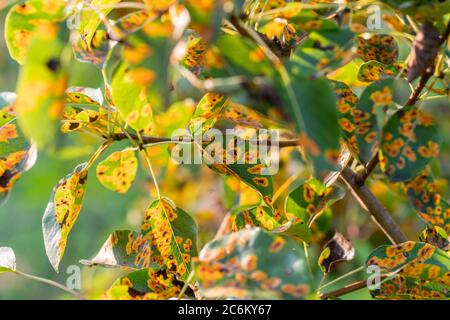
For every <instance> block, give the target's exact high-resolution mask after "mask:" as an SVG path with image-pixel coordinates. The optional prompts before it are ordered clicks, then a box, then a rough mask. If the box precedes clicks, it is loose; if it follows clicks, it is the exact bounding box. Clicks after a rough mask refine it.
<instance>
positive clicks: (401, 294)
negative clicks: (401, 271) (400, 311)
mask: <svg viewBox="0 0 450 320" xmlns="http://www.w3.org/2000/svg"><path fill="white" fill-rule="evenodd" d="M446 289H447V288H446V286H444V285H442V284H436V283H430V282H428V281H427V282H424V281H420V280H415V279H411V278H408V277H404V276H395V277H394V278H392V279H390V280H388V281H386V282H383V283H381V285H380V289H377V290H373V291H371V292H370V293H371V295H372V296H373V297H374V298H375V299H389V300H427V299H432V300H437V299H444V300H447V299H448V298H449V297H450V294H449V293H448V290H446Z"/></svg>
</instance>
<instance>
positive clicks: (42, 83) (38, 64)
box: [15, 24, 68, 148]
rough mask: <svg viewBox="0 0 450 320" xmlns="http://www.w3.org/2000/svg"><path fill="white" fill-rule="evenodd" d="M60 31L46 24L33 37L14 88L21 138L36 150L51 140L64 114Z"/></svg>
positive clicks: (56, 27) (64, 86) (63, 72)
mask: <svg viewBox="0 0 450 320" xmlns="http://www.w3.org/2000/svg"><path fill="white" fill-rule="evenodd" d="M60 30H61V27H59V26H57V25H54V24H48V25H46V28H45V29H39V30H37V31H35V32H34V33H33V37H32V40H31V42H30V45H29V49H30V51H29V54H28V55H27V56H26V58H25V60H24V65H23V66H22V68H21V70H20V74H19V80H18V84H17V101H16V106H15V107H16V110H17V113H18V115H19V124H20V126H21V127H22V129H23V131H24V133H25V135H26V136H27V137H29V138H32V139H33V140H34V141H35V142H36V144H37V145H38V147H39V148H43V147H45V146H47V145H48V144H49V142H51V141H52V140H54V139H55V134H56V132H57V130H58V126H59V120H60V117H61V115H62V113H63V110H64V103H65V101H64V98H65V90H66V86H67V77H68V76H67V70H66V66H65V63H64V61H62V60H61V54H62V51H63V43H62V41H61V39H60V38H59V35H60V34H59V32H60Z"/></svg>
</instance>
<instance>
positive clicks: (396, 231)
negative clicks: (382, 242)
mask: <svg viewBox="0 0 450 320" xmlns="http://www.w3.org/2000/svg"><path fill="white" fill-rule="evenodd" d="M341 177H342V179H343V180H344V181H345V183H346V184H347V185H348V187H349V188H350V189H351V190H352V192H353V194H354V195H355V198H356V199H357V200H358V201H359V202H360V203H361V204H362V206H363V207H365V208H366V209H367V211H368V212H369V213H370V215H371V216H372V219H373V220H374V221H375V223H377V224H378V226H379V227H380V228H381V230H382V231H383V232H384V233H385V234H386V236H387V237H388V238H389V240H391V242H392V243H393V244H397V243H403V242H406V241H408V239H407V238H406V236H405V235H404V234H403V232H402V231H401V230H400V227H399V226H398V225H397V223H396V222H395V221H394V219H392V217H391V215H390V214H389V213H388V212H387V210H386V209H385V208H384V207H383V205H382V204H381V203H380V202H379V201H378V199H377V198H375V196H374V195H373V194H372V192H370V189H369V188H368V187H367V186H366V185H364V184H363V185H360V184H358V183H357V182H356V177H357V176H356V173H354V172H353V170H351V169H350V168H349V167H345V168H344V170H342V173H341Z"/></svg>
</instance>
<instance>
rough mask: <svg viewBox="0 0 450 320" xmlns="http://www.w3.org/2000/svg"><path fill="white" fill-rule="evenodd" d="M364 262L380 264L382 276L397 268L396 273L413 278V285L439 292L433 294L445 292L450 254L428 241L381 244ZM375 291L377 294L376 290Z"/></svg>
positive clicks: (407, 279)
mask: <svg viewBox="0 0 450 320" xmlns="http://www.w3.org/2000/svg"><path fill="white" fill-rule="evenodd" d="M366 264H367V265H368V266H377V267H379V268H380V269H381V270H380V271H381V274H382V275H386V274H389V273H390V272H393V271H398V275H399V276H402V277H404V278H405V280H406V281H413V282H414V287H416V284H417V283H419V284H420V285H422V286H425V287H426V288H427V291H429V290H430V288H433V291H438V292H437V293H432V295H433V296H435V297H445V296H446V295H448V287H449V286H450V277H449V275H450V273H449V269H450V257H449V256H448V255H447V254H446V253H445V251H442V250H440V249H438V248H436V247H434V246H433V245H431V244H428V243H422V242H413V241H408V242H405V243H402V244H399V245H393V246H380V247H378V248H377V249H375V251H373V252H372V253H371V254H370V255H369V257H368V258H367V261H366ZM397 280H401V279H397ZM391 284H392V283H391ZM410 286H411V284H410ZM389 287H390V286H389ZM411 289H412V288H411ZM417 289H420V287H419V288H417ZM383 290H384V291H387V292H388V293H393V292H395V291H396V290H395V288H392V287H390V288H389V289H388V290H386V288H384V289H383ZM400 291H401V292H404V291H405V290H404V288H401V290H400ZM374 294H375V295H377V292H376V291H375V293H374ZM411 295H412V296H414V295H419V296H429V293H425V292H423V291H420V292H419V293H417V291H413V290H411Z"/></svg>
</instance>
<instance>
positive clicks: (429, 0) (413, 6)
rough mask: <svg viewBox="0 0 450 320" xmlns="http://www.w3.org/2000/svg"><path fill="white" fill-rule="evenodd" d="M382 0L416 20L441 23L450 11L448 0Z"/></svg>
mask: <svg viewBox="0 0 450 320" xmlns="http://www.w3.org/2000/svg"><path fill="white" fill-rule="evenodd" d="M383 2H385V3H387V4H389V5H391V6H392V7H394V8H396V9H398V10H400V11H402V12H403V13H405V14H408V15H410V16H411V17H414V19H416V20H417V21H425V20H429V21H436V22H440V23H442V21H441V20H442V18H443V17H444V16H445V15H446V14H447V13H448V12H450V1H448V0H412V1H403V0H384V1H383Z"/></svg>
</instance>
